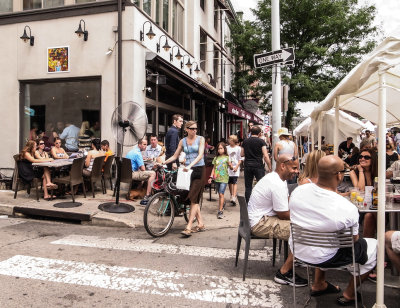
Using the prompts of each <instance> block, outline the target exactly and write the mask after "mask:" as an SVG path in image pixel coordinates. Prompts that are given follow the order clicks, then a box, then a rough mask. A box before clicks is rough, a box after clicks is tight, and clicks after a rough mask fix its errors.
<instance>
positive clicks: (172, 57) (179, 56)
mask: <svg viewBox="0 0 400 308" xmlns="http://www.w3.org/2000/svg"><path fill="white" fill-rule="evenodd" d="M175 47H177V48H178V52H177V53H176V55H175V58H176V59H177V60H178V61H180V60H181V59H182V55H181V51H180V49H179V46H178V45H175V46H174V47H172V50H171V53H170V54H169V61H171V62H172V61H173V60H174V48H175Z"/></svg>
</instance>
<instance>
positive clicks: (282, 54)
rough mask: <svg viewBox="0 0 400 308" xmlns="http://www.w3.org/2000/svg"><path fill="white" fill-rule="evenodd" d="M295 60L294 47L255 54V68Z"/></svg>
mask: <svg viewBox="0 0 400 308" xmlns="http://www.w3.org/2000/svg"><path fill="white" fill-rule="evenodd" d="M293 61H294V50H293V47H289V48H284V49H279V50H275V51H270V52H266V53H262V54H256V55H254V67H255V68H260V67H264V66H269V65H273V64H276V63H283V64H285V63H286V62H293Z"/></svg>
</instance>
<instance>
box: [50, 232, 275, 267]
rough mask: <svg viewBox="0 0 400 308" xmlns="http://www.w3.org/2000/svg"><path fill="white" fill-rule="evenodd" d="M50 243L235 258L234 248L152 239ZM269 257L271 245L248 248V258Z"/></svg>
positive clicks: (74, 239) (67, 239)
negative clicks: (177, 243) (159, 242)
mask: <svg viewBox="0 0 400 308" xmlns="http://www.w3.org/2000/svg"><path fill="white" fill-rule="evenodd" d="M51 244H57V245H70V246H82V247H93V248H105V249H116V250H129V251H137V252H149V253H168V254H179V255H187V256H197V257H211V258H221V259H231V258H236V250H234V249H220V248H212V247H199V246H185V245H170V244H158V243H154V240H139V239H129V238H113V237H108V238H100V237H98V236H86V235H75V234H72V235H69V236H67V237H64V238H62V239H59V240H56V241H54V242H51ZM244 245H245V244H244V241H242V246H241V247H242V248H244ZM240 257H242V258H243V257H244V252H243V251H241V253H240ZM271 259H272V248H271V247H265V248H264V249H262V250H252V249H250V252H249V260H256V261H265V260H271Z"/></svg>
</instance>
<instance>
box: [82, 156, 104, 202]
mask: <svg viewBox="0 0 400 308" xmlns="http://www.w3.org/2000/svg"><path fill="white" fill-rule="evenodd" d="M103 165H104V156H98V157H96V158H94V159H93V165H92V172H91V173H90V176H84V179H87V180H89V181H90V187H91V189H92V194H93V198H95V195H94V186H95V185H94V184H95V183H96V182H98V181H101V180H102V173H101V170H102V169H103ZM102 188H103V187H102ZM102 190H103V192H104V189H102Z"/></svg>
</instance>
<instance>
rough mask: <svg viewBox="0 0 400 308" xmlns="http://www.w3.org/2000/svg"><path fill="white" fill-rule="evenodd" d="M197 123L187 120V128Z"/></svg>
mask: <svg viewBox="0 0 400 308" xmlns="http://www.w3.org/2000/svg"><path fill="white" fill-rule="evenodd" d="M194 124H197V121H187V122H186V123H185V129H187V128H189V127H190V126H192V125H194Z"/></svg>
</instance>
